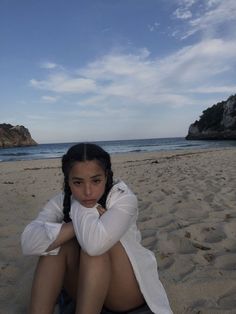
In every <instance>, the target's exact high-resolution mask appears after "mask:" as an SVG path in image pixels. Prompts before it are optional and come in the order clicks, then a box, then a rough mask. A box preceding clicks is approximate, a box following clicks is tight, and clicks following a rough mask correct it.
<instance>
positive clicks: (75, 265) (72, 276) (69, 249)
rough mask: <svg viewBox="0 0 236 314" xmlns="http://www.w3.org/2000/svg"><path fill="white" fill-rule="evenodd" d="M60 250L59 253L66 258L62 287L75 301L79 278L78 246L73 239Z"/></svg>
mask: <svg viewBox="0 0 236 314" xmlns="http://www.w3.org/2000/svg"><path fill="white" fill-rule="evenodd" d="M61 250H62V252H61V253H62V254H65V258H66V269H65V276H64V283H63V287H64V289H65V290H66V292H67V293H68V295H69V296H70V297H71V298H73V299H74V300H75V299H76V294H77V285H78V277H79V260H80V246H79V243H78V241H77V240H76V239H75V238H74V239H72V240H70V241H68V242H67V243H66V244H65V245H63V247H62V248H61Z"/></svg>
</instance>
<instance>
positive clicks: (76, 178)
mask: <svg viewBox="0 0 236 314" xmlns="http://www.w3.org/2000/svg"><path fill="white" fill-rule="evenodd" d="M99 177H102V174H96V175H95V176H92V177H90V179H96V178H99ZM71 179H72V180H84V179H83V178H80V177H72V178H71Z"/></svg>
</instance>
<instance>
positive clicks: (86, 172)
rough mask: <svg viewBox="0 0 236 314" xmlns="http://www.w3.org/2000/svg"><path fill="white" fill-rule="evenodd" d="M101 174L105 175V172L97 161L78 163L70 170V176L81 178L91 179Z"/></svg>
mask: <svg viewBox="0 0 236 314" xmlns="http://www.w3.org/2000/svg"><path fill="white" fill-rule="evenodd" d="M100 174H104V170H103V168H102V167H101V165H100V163H99V162H98V161H97V160H88V161H87V160H86V161H78V162H76V163H75V164H74V165H73V167H72V168H71V170H70V175H73V176H74V175H76V176H80V177H91V176H95V175H100Z"/></svg>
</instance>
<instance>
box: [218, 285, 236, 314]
mask: <svg viewBox="0 0 236 314" xmlns="http://www.w3.org/2000/svg"><path fill="white" fill-rule="evenodd" d="M235 296H236V289H234V290H232V291H230V293H228V294H226V295H224V296H222V297H220V298H219V300H218V301H217V303H218V305H219V307H220V308H222V309H227V310H235V309H236V297H235ZM235 313H236V311H235Z"/></svg>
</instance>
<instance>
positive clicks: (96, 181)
mask: <svg viewBox="0 0 236 314" xmlns="http://www.w3.org/2000/svg"><path fill="white" fill-rule="evenodd" d="M101 181H102V180H101V179H94V180H93V183H95V184H99V183H100V182H101Z"/></svg>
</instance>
